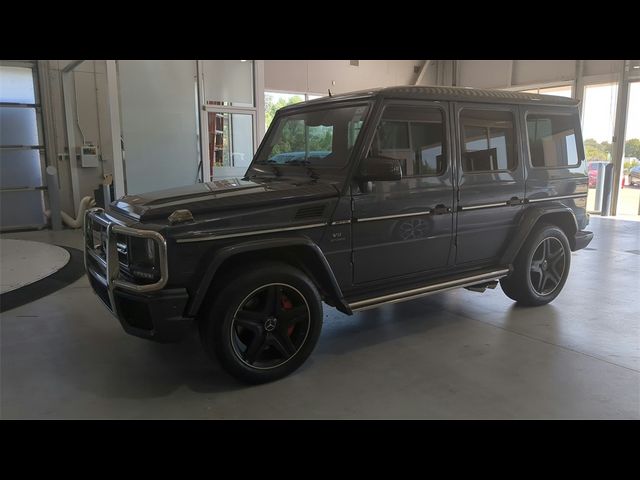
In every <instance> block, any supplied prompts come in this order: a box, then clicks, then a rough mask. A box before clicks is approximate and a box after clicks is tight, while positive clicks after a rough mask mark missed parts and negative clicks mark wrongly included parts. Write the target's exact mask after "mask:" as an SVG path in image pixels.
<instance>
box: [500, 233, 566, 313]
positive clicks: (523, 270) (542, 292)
mask: <svg viewBox="0 0 640 480" xmlns="http://www.w3.org/2000/svg"><path fill="white" fill-rule="evenodd" d="M570 264H571V248H570V246H569V241H568V240H567V236H566V235H565V233H564V232H563V231H562V230H561V229H560V228H558V227H556V226H555V225H541V226H540V227H539V228H538V229H537V230H536V231H535V232H534V234H533V235H531V236H530V237H529V239H528V240H527V241H526V242H525V244H524V245H523V247H522V249H521V250H520V252H519V253H518V256H517V258H516V261H515V262H514V264H513V272H512V273H511V274H510V275H509V276H508V277H505V278H503V279H502V280H500V285H501V286H502V290H503V291H504V293H505V294H506V295H507V296H508V297H509V298H511V299H513V300H515V301H517V302H518V303H519V304H522V305H530V306H535V305H544V304H547V303H549V302H551V301H552V300H553V299H554V298H556V297H557V296H558V294H559V293H560V291H561V290H562V288H563V287H564V284H565V282H566V281H567V276H568V274H569V266H570Z"/></svg>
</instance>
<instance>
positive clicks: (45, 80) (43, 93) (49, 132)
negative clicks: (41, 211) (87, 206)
mask: <svg viewBox="0 0 640 480" xmlns="http://www.w3.org/2000/svg"><path fill="white" fill-rule="evenodd" d="M37 71H38V85H39V87H40V88H39V90H40V91H39V92H38V93H39V96H40V105H41V106H42V117H41V118H42V130H43V133H44V145H45V158H46V164H47V167H46V173H47V178H46V181H47V183H46V185H47V199H48V201H49V202H48V203H49V210H50V211H51V228H52V229H53V230H62V218H61V216H60V187H59V185H58V171H57V169H56V167H55V165H56V162H55V159H56V151H55V148H54V138H55V135H54V133H53V114H52V111H53V110H52V109H51V85H50V84H49V61H48V60H38V63H37ZM50 167H51V168H50Z"/></svg>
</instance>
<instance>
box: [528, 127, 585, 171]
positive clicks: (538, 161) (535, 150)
mask: <svg viewBox="0 0 640 480" xmlns="http://www.w3.org/2000/svg"><path fill="white" fill-rule="evenodd" d="M576 121H577V119H576V118H575V117H574V116H572V115H549V114H535V115H534V114H530V115H527V134H528V137H529V138H528V140H529V152H530V155H531V165H533V166H534V167H566V166H576V165H577V164H578V163H579V159H578V146H577V141H576V130H575V125H576Z"/></svg>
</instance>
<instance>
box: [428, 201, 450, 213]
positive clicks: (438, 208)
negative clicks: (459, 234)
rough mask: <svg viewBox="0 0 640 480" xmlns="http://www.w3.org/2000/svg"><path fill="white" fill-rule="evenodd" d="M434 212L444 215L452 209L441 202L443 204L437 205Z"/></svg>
mask: <svg viewBox="0 0 640 480" xmlns="http://www.w3.org/2000/svg"><path fill="white" fill-rule="evenodd" d="M432 213H433V214H434V215H444V214H445V213H451V209H450V208H449V207H445V206H444V205H443V204H442V203H441V204H439V205H436V206H435V208H434V209H433V210H432Z"/></svg>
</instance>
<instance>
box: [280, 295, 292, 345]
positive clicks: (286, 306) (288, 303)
mask: <svg viewBox="0 0 640 480" xmlns="http://www.w3.org/2000/svg"><path fill="white" fill-rule="evenodd" d="M280 299H281V301H282V309H283V310H291V309H292V308H293V304H292V303H291V300H289V298H287V297H286V296H284V295H282V297H280ZM292 333H293V325H289V328H288V329H287V335H289V336H291V334H292Z"/></svg>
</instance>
